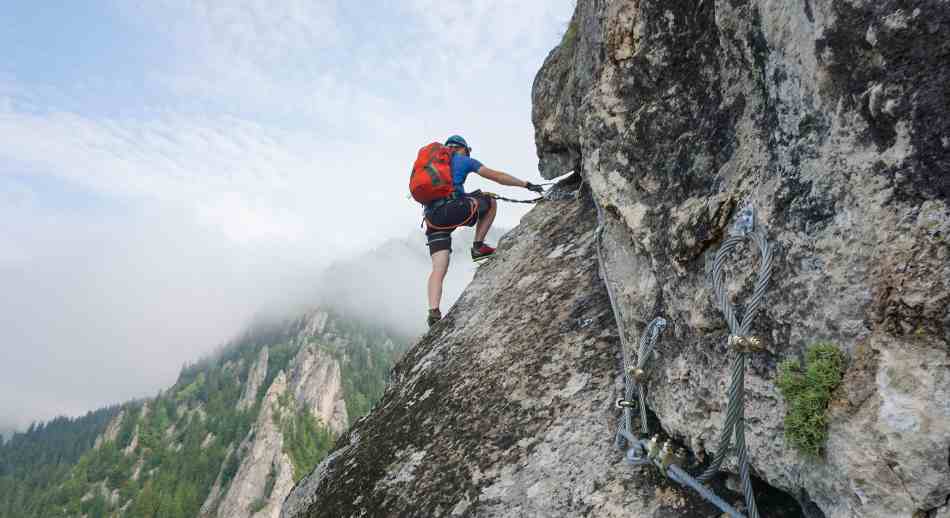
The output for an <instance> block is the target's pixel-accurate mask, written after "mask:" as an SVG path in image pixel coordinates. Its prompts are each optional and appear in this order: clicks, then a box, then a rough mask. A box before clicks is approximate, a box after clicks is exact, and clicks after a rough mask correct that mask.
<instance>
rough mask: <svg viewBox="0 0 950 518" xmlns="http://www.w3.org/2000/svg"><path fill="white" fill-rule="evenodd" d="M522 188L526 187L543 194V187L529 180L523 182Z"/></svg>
mask: <svg viewBox="0 0 950 518" xmlns="http://www.w3.org/2000/svg"><path fill="white" fill-rule="evenodd" d="M524 188H525V189H528V190H529V191H534V192H536V193H538V194H544V187H541V186H540V185H535V184H533V183H531V182H525V186H524Z"/></svg>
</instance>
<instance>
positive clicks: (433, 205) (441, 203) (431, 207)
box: [426, 194, 458, 212]
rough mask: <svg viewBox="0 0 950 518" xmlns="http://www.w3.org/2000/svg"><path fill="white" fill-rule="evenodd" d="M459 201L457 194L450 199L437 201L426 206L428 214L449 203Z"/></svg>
mask: <svg viewBox="0 0 950 518" xmlns="http://www.w3.org/2000/svg"><path fill="white" fill-rule="evenodd" d="M457 199H458V196H457V195H455V194H453V195H452V196H449V197H448V198H442V199H441V200H435V201H434V202H432V203H430V204H428V205H426V212H430V211H433V210H435V209H438V208H439V207H442V206H444V205H445V204H447V203H448V202H450V201H454V200H457Z"/></svg>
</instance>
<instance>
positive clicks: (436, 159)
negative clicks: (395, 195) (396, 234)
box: [409, 142, 455, 205]
mask: <svg viewBox="0 0 950 518" xmlns="http://www.w3.org/2000/svg"><path fill="white" fill-rule="evenodd" d="M454 191H455V186H454V185H452V150H451V149H450V148H448V147H446V146H443V145H442V144H439V143H438V142H433V143H431V144H428V145H427V146H425V147H423V148H422V149H420V150H419V155H418V156H417V157H416V162H415V163H414V164H413V165H412V173H411V174H410V176H409V192H410V193H411V194H412V197H413V199H415V200H416V201H417V202H419V203H421V204H423V205H427V204H429V203H432V202H434V201H436V200H441V199H443V198H448V197H449V196H451V195H452V193H453V192H454Z"/></svg>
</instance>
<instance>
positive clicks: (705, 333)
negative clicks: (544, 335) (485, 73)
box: [533, 0, 950, 517]
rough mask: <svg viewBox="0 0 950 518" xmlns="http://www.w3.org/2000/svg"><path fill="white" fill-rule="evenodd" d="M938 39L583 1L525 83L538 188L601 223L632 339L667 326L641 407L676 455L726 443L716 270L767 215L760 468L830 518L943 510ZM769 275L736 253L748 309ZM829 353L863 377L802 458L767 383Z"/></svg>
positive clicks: (737, 279)
mask: <svg viewBox="0 0 950 518" xmlns="http://www.w3.org/2000/svg"><path fill="white" fill-rule="evenodd" d="M948 37H950V5H948V4H947V3H946V2H911V3H902V2H893V1H880V2H862V1H837V0H833V1H828V0H826V1H820V0H818V1H811V0H810V1H805V2H764V1H759V2H747V1H706V2H692V1H690V2H658V1H633V0H630V1H616V2H597V1H580V2H578V8H577V11H576V13H575V16H574V20H573V22H572V26H571V30H570V31H569V34H568V35H566V36H565V41H564V42H563V43H562V45H561V46H560V47H558V48H557V49H555V51H554V52H552V54H551V55H550V56H549V58H548V60H547V62H546V63H545V65H544V67H543V69H542V71H541V72H540V74H539V75H538V77H537V79H536V82H535V89H534V101H535V103H534V114H533V115H534V122H535V125H536V128H537V134H536V138H537V144H538V152H539V156H540V159H541V169H542V173H543V174H545V175H549V176H554V175H558V174H561V173H563V172H564V171H565V170H577V171H579V172H580V173H581V174H582V175H583V177H584V179H585V181H586V182H587V183H588V184H589V185H590V188H591V190H592V191H593V195H594V199H595V201H596V203H597V204H598V205H599V206H600V207H602V208H603V209H604V213H605V219H606V221H605V225H606V243H605V245H606V246H605V247H606V249H607V254H606V258H607V263H608V267H609V268H608V270H609V271H611V272H613V273H614V278H612V279H611V281H612V282H614V283H615V285H616V293H617V300H616V301H615V302H616V305H617V309H618V312H619V314H620V318H622V319H623V320H624V323H625V324H626V326H625V328H626V329H628V330H629V333H630V335H631V336H628V337H627V338H628V340H629V341H631V342H633V343H635V341H636V338H637V336H635V335H638V334H639V330H640V329H642V327H643V325H644V324H645V323H646V322H649V321H650V319H652V318H653V317H654V316H657V315H663V316H665V317H666V318H667V319H668V320H669V321H670V323H671V328H670V330H669V331H668V333H667V337H665V338H663V340H662V341H661V346H660V360H659V361H658V362H657V365H656V367H655V368H654V369H653V370H652V371H651V374H650V379H649V386H650V397H649V401H648V405H649V406H650V408H651V410H653V411H654V412H656V414H657V415H658V417H659V419H660V421H662V423H663V427H664V428H665V430H666V431H667V432H668V433H671V434H673V435H674V436H677V437H680V438H681V439H682V441H683V442H684V443H685V444H694V445H705V448H706V449H713V448H715V446H716V438H717V437H718V434H719V429H720V427H721V426H722V421H723V413H724V406H725V387H726V386H727V385H728V382H729V375H730V368H729V367H730V362H731V357H730V354H729V353H728V351H727V350H726V348H725V345H724V342H725V336H726V335H727V334H728V331H727V330H726V329H725V327H724V322H723V320H722V318H721V315H719V313H718V312H717V311H716V310H715V306H714V304H712V301H711V299H710V290H709V287H708V286H709V282H708V280H709V275H710V273H711V259H712V257H713V256H714V255H715V252H716V249H717V248H718V244H719V243H720V241H721V238H722V236H723V234H724V230H725V227H726V225H727V224H729V223H731V221H732V219H733V217H734V214H735V208H736V207H737V206H738V205H742V204H746V203H749V204H752V205H753V206H755V208H756V209H757V211H758V220H759V222H760V223H761V224H762V225H764V227H765V228H766V229H767V232H768V238H769V239H770V240H771V241H772V243H773V245H774V246H775V247H776V251H777V255H776V260H775V262H774V268H773V276H772V282H771V286H770V289H769V291H768V295H767V302H766V304H765V307H764V309H763V311H762V312H761V314H760V315H759V317H758V319H757V320H756V324H755V328H754V334H755V335H757V336H760V337H763V338H764V340H765V344H766V347H767V350H766V351H765V352H764V353H759V354H755V355H753V357H752V358H753V359H752V366H751V369H750V371H749V372H748V374H747V376H748V377H747V381H746V388H747V396H746V415H747V427H746V429H747V432H746V434H747V438H748V442H749V447H750V455H751V458H752V463H753V468H754V472H755V474H757V475H758V476H759V477H761V478H763V479H765V480H767V481H768V482H769V483H770V484H772V485H774V486H777V487H780V488H782V489H784V490H786V491H788V492H791V493H793V494H795V495H797V496H798V497H799V498H800V499H801V501H802V502H803V503H805V504H808V505H809V508H812V509H813V508H814V507H815V506H817V508H819V509H820V510H821V511H823V512H824V514H825V515H827V516H842V517H852V516H853V517H873V516H881V517H885V516H886V517H891V516H911V515H913V514H914V513H915V512H927V511H930V510H934V509H935V508H939V507H941V506H943V505H945V504H946V502H947V497H948V494H950V465H948V447H950V406H948V405H947V403H946V402H947V401H950V372H948V369H947V367H948V365H950V357H948V335H950V312H948V305H947V303H948V301H950V262H948V256H950V247H948V241H947V232H948V231H950V210H948V206H947V199H948V196H950V117H948V115H950V113H948V112H950V95H948V88H950V87H948V85H950V67H948V65H947V63H948V62H947V56H948V55H950V54H948V52H950V44H948V41H950V40H948ZM755 260H756V254H755V253H754V252H753V251H749V250H744V251H741V252H740V253H737V254H734V256H733V260H732V262H731V263H730V268H731V271H729V272H727V274H728V275H729V276H730V277H731V279H733V280H732V281H731V286H730V294H731V296H732V297H733V298H734V300H738V301H739V302H741V301H742V300H748V295H749V286H750V284H751V283H750V282H749V281H747V280H746V279H745V277H746V276H747V275H748V272H750V271H754V269H755ZM818 341H830V342H833V343H835V344H837V345H838V346H839V347H841V348H842V349H843V350H845V351H846V352H847V354H848V356H849V357H850V366H849V370H848V373H847V377H846V379H845V381H844V383H843V384H842V386H841V388H840V389H839V391H838V392H837V393H836V399H835V401H834V402H833V404H832V407H831V409H830V415H829V418H830V437H829V439H828V443H827V449H826V452H827V453H826V455H825V456H824V458H822V459H810V458H807V457H804V456H802V455H799V454H797V453H796V452H795V451H794V450H793V449H791V448H789V447H788V446H787V445H786V444H785V442H784V440H783V423H782V420H783V416H784V411H785V402H784V401H783V400H782V398H781V396H780V395H779V393H778V391H777V389H776V387H775V384H774V379H775V375H776V364H777V362H779V361H780V360H783V359H786V358H790V357H797V356H799V355H801V353H802V351H803V350H804V349H805V348H806V347H807V346H809V345H811V344H813V343H815V342H818ZM700 447H702V446H700ZM810 502H811V503H810Z"/></svg>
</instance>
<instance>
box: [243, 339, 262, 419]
mask: <svg viewBox="0 0 950 518" xmlns="http://www.w3.org/2000/svg"><path fill="white" fill-rule="evenodd" d="M267 360H268V348H267V347H266V346H265V347H263V348H262V349H261V352H259V353H258V355H257V361H255V362H254V365H253V366H252V367H251V371H250V372H249V373H248V375H247V381H246V382H245V383H244V392H242V393H241V400H240V401H238V409H240V410H247V409H248V408H251V407H253V406H254V403H256V402H257V393H258V392H259V391H260V389H261V385H263V384H264V378H265V377H266V376H267Z"/></svg>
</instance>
